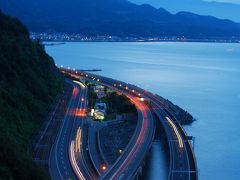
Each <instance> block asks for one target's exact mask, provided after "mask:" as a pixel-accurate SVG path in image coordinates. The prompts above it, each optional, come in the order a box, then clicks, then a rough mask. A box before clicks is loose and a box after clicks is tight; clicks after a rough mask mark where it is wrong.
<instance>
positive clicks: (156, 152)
mask: <svg viewBox="0 0 240 180" xmlns="http://www.w3.org/2000/svg"><path fill="white" fill-rule="evenodd" d="M167 162H168V159H167V158H166V153H165V152H164V148H163V145H162V144H161V143H160V141H154V142H153V144H152V148H151V151H150V154H149V156H148V157H147V162H146V165H145V166H144V167H143V176H142V179H144V180H149V179H162V180H165V179H167V177H168V166H169V165H168V163H167Z"/></svg>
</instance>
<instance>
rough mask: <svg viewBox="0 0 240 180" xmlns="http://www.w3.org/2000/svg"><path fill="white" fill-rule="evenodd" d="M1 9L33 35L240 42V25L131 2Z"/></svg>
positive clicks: (47, 2) (80, 1) (16, 4)
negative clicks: (19, 20)
mask: <svg viewBox="0 0 240 180" xmlns="http://www.w3.org/2000/svg"><path fill="white" fill-rule="evenodd" d="M0 8H1V9H2V10H3V11H4V12H6V13H7V14H10V15H13V16H16V17H18V18H19V19H21V20H22V21H23V22H24V23H25V24H26V25H27V27H28V28H29V29H30V30H31V31H33V32H62V33H79V34H81V35H85V36H107V35H111V36H118V37H174V36H178V37H183V36H184V37H186V38H189V39H204V38H206V39H234V38H237V39H240V24H238V23H234V22H232V21H229V20H220V19H217V18H214V17H210V16H199V15H196V14H192V13H188V12H181V13H177V14H176V15H173V14H171V13H169V12H168V11H166V10H164V9H161V8H160V9H156V8H154V7H152V6H150V5H146V4H144V5H136V4H133V3H131V2H129V1H127V0H104V1H101V0H61V1H58V0H34V1H31V0H8V1H6V0H0Z"/></svg>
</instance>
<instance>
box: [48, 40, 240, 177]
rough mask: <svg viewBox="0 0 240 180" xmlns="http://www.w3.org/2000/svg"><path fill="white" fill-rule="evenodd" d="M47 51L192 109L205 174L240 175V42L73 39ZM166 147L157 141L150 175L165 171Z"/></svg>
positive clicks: (72, 64) (58, 60)
mask: <svg viewBox="0 0 240 180" xmlns="http://www.w3.org/2000/svg"><path fill="white" fill-rule="evenodd" d="M46 50H47V52H48V53H49V54H50V55H51V56H52V57H53V58H54V59H55V62H56V63H57V64H58V65H63V66H64V67H68V66H69V67H74V68H79V69H92V68H94V69H95V68H99V69H102V70H103V71H102V72H99V74H102V75H105V76H109V77H112V78H115V79H119V80H123V81H126V82H129V83H133V84H136V85H138V86H141V87H143V88H145V89H147V90H150V91H152V92H154V93H157V94H159V95H161V96H163V97H165V98H167V99H169V100H171V101H172V102H174V103H175V104H177V105H179V106H181V107H182V108H184V109H186V110H187V111H189V112H190V113H191V114H192V115H193V116H194V117H195V118H196V119H197V120H196V121H195V122H194V123H193V124H192V125H190V126H185V129H186V131H187V133H188V134H189V135H192V136H194V137H195V154H196V158H197V163H198V169H199V177H200V179H207V180H214V179H216V180H219V179H228V180H230V179H233V180H235V179H239V177H240V44H224V43H175V42H156V43H148V42H127V43H125V42H122V43H107V42H102V43H98V42H71V43H66V44H64V45H59V46H47V47H46ZM159 146H160V145H159ZM160 149H161V148H159V147H158V146H156V143H155V144H154V146H153V149H152V151H153V152H152V153H153V155H152V157H154V158H152V159H151V158H150V163H148V164H149V166H151V167H148V168H147V169H148V171H149V172H148V178H147V179H159V178H160V176H161V175H164V174H165V173H164V172H162V173H161V171H162V170H163V169H164V163H163V161H162V159H164V157H162V156H163V154H162V152H161V150H160ZM159 169H161V171H159V172H157V171H158V170H159ZM163 179H164V178H163Z"/></svg>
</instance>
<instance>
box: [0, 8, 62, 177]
mask: <svg viewBox="0 0 240 180" xmlns="http://www.w3.org/2000/svg"><path fill="white" fill-rule="evenodd" d="M61 81H62V78H61V76H60V74H59V72H58V70H57V69H56V68H55V65H54V62H53V60H52V58H50V57H49V56H48V55H47V54H46V53H45V51H44V48H43V47H42V46H41V45H39V44H38V43H34V42H32V41H31V40H30V39H29V33H28V31H27V29H26V28H25V27H24V26H23V25H22V24H21V23H20V22H19V21H18V20H16V19H13V18H10V17H7V16H5V15H3V14H2V13H1V12H0V149H1V153H0V179H46V177H44V175H43V174H42V172H40V171H39V170H38V169H37V167H36V166H35V165H34V164H33V162H32V161H31V160H30V159H29V158H28V157H27V154H26V148H27V143H28V141H29V138H30V136H31V134H32V133H33V132H34V131H35V130H37V128H38V127H39V125H40V124H41V121H42V118H43V116H44V115H45V113H46V111H47V109H48V107H49V106H50V104H51V102H52V101H53V99H54V98H55V96H56V94H57V92H58V91H59V90H60V89H61V86H62V85H61V84H62V83H61Z"/></svg>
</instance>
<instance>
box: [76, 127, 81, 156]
mask: <svg viewBox="0 0 240 180" xmlns="http://www.w3.org/2000/svg"><path fill="white" fill-rule="evenodd" d="M81 137H82V129H81V128H80V127H79V128H78V129H77V135H76V140H75V152H76V153H77V152H80V148H81Z"/></svg>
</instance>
